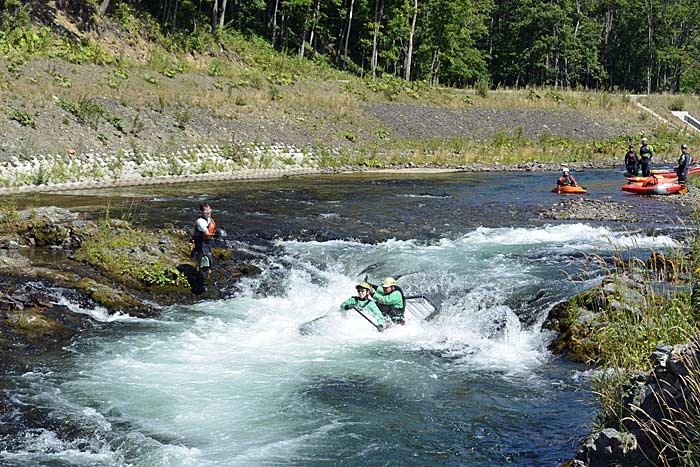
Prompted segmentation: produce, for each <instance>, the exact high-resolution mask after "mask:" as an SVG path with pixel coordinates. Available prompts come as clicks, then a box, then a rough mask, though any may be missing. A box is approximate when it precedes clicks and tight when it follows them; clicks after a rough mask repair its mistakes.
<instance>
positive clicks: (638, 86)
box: [6, 0, 700, 93]
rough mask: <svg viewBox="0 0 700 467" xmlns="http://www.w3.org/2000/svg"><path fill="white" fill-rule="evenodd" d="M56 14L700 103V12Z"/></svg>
mask: <svg viewBox="0 0 700 467" xmlns="http://www.w3.org/2000/svg"><path fill="white" fill-rule="evenodd" d="M14 1H15V2H16V0H14ZM9 2H10V0H6V4H7V3H9ZM30 3H31V2H30ZM35 3H37V2H35ZM56 3H57V5H59V7H60V5H61V4H65V5H71V6H72V7H74V8H75V4H76V3H78V4H80V3H84V4H85V7H87V8H92V10H91V11H92V12H93V13H92V14H93V15H94V16H115V17H118V16H119V15H120V14H124V12H128V13H129V14H136V15H140V16H142V17H146V18H148V20H149V21H151V22H153V23H155V24H157V25H158V27H159V28H160V30H161V31H163V32H164V33H166V34H172V35H180V36H182V35H193V34H214V35H218V34H225V33H226V32H227V31H236V32H238V33H241V34H243V35H245V36H248V37H251V36H255V37H258V38H262V39H264V40H265V41H267V42H269V43H270V44H271V45H272V46H273V47H274V48H275V49H277V50H279V51H281V52H283V53H286V54H288V55H291V56H297V57H298V58H299V60H303V59H309V60H316V61H326V62H329V63H330V64H332V65H333V66H335V67H337V68H340V69H344V70H347V71H349V72H351V73H355V74H357V75H359V76H363V77H369V78H375V77H377V76H380V75H383V74H390V75H393V76H395V77H397V78H401V79H404V80H409V81H422V82H426V83H429V84H430V85H433V86H435V85H441V86H455V87H465V86H483V87H486V86H488V87H490V88H523V87H527V86H555V87H564V88H573V89H577V88H583V89H603V90H624V91H631V92H636V93H652V92H683V93H696V92H699V91H700V69H699V65H700V2H698V1H697V0H94V1H92V0H57V2H56Z"/></svg>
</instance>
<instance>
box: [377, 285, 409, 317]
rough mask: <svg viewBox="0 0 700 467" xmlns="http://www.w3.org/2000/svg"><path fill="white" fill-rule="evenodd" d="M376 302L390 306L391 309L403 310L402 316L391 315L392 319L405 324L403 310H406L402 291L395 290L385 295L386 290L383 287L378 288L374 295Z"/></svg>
mask: <svg viewBox="0 0 700 467" xmlns="http://www.w3.org/2000/svg"><path fill="white" fill-rule="evenodd" d="M372 298H374V300H375V301H376V302H377V303H378V304H381V305H389V306H391V307H394V308H395V309H397V310H401V314H400V315H393V314H392V315H391V319H392V320H393V321H396V322H403V320H404V318H403V308H404V302H403V294H402V293H401V291H399V290H397V289H394V290H393V291H392V292H391V293H389V294H385V293H384V288H383V287H377V290H376V291H375V292H374V295H373V296H372Z"/></svg>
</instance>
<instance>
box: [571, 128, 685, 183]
mask: <svg viewBox="0 0 700 467" xmlns="http://www.w3.org/2000/svg"><path fill="white" fill-rule="evenodd" d="M680 150H681V153H680V156H679V157H678V165H677V166H676V168H675V172H676V176H677V177H678V183H679V184H682V185H686V187H687V184H688V171H689V170H690V166H691V165H692V164H693V158H692V156H691V155H690V152H689V150H688V145H687V144H681V147H680ZM653 157H654V147H653V146H652V145H651V144H649V140H648V139H647V138H642V144H641V146H640V147H639V152H637V151H636V150H635V147H634V145H632V144H630V145H629V147H628V151H627V154H625V170H626V175H627V176H629V177H636V176H641V177H650V176H651V175H652V173H651V167H652V159H653ZM561 170H562V173H561V177H559V179H558V180H557V186H558V187H562V186H578V182H577V181H576V179H575V178H574V176H573V175H571V174H570V173H569V168H568V167H567V166H565V165H563V166H562V169H561Z"/></svg>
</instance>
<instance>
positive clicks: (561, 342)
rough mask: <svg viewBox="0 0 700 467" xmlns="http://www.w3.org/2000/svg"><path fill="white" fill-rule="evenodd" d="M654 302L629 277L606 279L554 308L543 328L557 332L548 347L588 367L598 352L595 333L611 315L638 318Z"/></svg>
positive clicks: (640, 285) (642, 287)
mask: <svg viewBox="0 0 700 467" xmlns="http://www.w3.org/2000/svg"><path fill="white" fill-rule="evenodd" d="M656 299H657V298H656V297H655V296H654V295H653V294H651V293H649V292H648V291H646V290H645V287H644V286H643V285H642V284H639V283H637V282H636V281H635V280H634V279H632V278H630V277H629V276H625V275H614V276H609V277H606V278H605V279H604V280H603V281H601V283H600V284H599V285H598V286H596V287H594V288H592V289H590V290H586V291H584V292H581V293H580V294H578V295H576V296H575V297H572V298H571V299H569V300H567V301H563V302H560V303H558V304H556V305H554V306H553V307H552V308H551V309H550V311H549V313H548V315H547V319H546V320H545V321H544V323H543V325H542V327H543V328H544V329H547V330H551V331H555V332H556V336H555V337H554V339H553V340H552V342H551V343H550V349H551V350H552V351H554V352H555V353H557V354H560V355H562V356H564V357H565V358H567V359H569V360H573V361H577V362H582V363H591V362H595V360H596V357H597V356H598V351H599V349H598V345H597V342H596V340H595V332H596V330H597V329H598V328H600V327H602V326H606V325H608V324H609V323H608V320H609V317H610V314H614V313H625V314H628V315H634V316H636V317H641V316H642V312H643V310H644V308H645V307H646V306H647V305H648V304H649V303H650V302H651V301H653V300H656Z"/></svg>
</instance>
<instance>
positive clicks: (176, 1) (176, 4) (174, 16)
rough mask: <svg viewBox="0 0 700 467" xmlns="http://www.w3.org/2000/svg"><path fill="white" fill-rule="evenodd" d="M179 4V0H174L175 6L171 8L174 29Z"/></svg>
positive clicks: (173, 28)
mask: <svg viewBox="0 0 700 467" xmlns="http://www.w3.org/2000/svg"><path fill="white" fill-rule="evenodd" d="M178 5H180V0H175V8H173V24H172V30H173V31H174V30H175V28H176V27H177V7H178Z"/></svg>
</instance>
